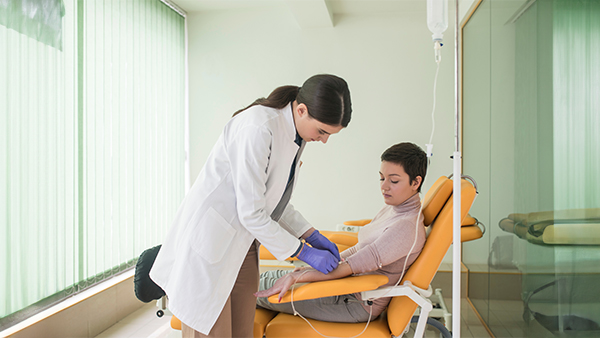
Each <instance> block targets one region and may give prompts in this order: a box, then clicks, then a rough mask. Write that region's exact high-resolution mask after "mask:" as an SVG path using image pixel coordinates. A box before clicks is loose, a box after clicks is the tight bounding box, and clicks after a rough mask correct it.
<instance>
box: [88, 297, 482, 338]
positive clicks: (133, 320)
mask: <svg viewBox="0 0 600 338" xmlns="http://www.w3.org/2000/svg"><path fill="white" fill-rule="evenodd" d="M445 301H446V303H447V304H451V303H452V300H451V299H446V300H445ZM157 309H158V308H157V307H156V306H155V304H154V303H150V304H148V305H145V306H144V307H143V308H141V309H140V310H138V311H136V312H134V313H133V314H131V315H130V316H128V317H126V318H125V319H123V320H122V321H120V322H118V323H117V324H115V325H114V326H112V327H111V328H109V329H108V330H106V331H104V332H102V333H101V334H100V335H98V336H97V337H96V338H180V337H181V331H176V330H173V329H171V326H170V324H169V320H170V315H169V314H165V316H163V317H162V318H158V317H157V316H156V310H157ZM461 322H462V326H461V337H464V338H489V337H490V335H489V334H488V332H487V330H486V329H485V327H483V325H482V324H481V322H480V321H479V318H478V317H477V315H476V314H475V312H474V311H473V310H472V308H471V306H470V305H469V303H468V302H467V301H466V300H465V301H463V304H462V321H461ZM413 325H415V324H413ZM412 334H413V331H409V333H408V334H407V335H406V337H412ZM425 336H426V337H431V338H438V337H440V335H439V332H438V331H437V330H436V329H435V328H431V327H429V326H428V327H427V330H426V332H425Z"/></svg>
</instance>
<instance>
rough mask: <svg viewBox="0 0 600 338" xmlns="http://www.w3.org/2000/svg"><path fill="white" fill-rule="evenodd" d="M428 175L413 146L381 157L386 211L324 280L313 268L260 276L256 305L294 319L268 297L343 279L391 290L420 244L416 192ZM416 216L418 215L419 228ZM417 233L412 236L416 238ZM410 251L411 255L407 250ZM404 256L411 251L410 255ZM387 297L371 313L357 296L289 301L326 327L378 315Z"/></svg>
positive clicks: (376, 302)
mask: <svg viewBox="0 0 600 338" xmlns="http://www.w3.org/2000/svg"><path fill="white" fill-rule="evenodd" d="M426 171H427V156H426V154H425V152H424V151H423V150H422V149H421V148H419V147H418V146H417V145H415V144H412V143H399V144H396V145H394V146H392V147H390V148H389V149H387V150H386V151H385V152H384V153H383V154H382V155H381V169H380V171H379V176H380V181H381V183H380V185H381V192H382V194H383V199H384V202H385V204H386V205H385V206H384V207H383V208H382V209H381V210H380V211H379V213H377V215H375V218H373V220H372V221H371V223H369V224H367V225H366V226H364V227H363V228H362V229H361V230H360V231H359V232H358V243H357V244H356V245H355V246H353V247H351V248H348V249H347V250H345V251H343V252H342V253H341V254H340V255H341V258H342V262H341V264H340V265H339V266H338V267H337V268H336V269H335V270H333V271H332V272H330V273H329V274H327V275H325V274H323V273H321V272H319V271H317V270H314V269H312V268H299V269H296V270H294V271H293V272H291V273H290V272H289V271H284V270H274V271H267V272H264V273H263V274H261V276H260V286H259V292H257V293H256V294H255V295H256V296H257V297H259V298H258V299H257V306H258V307H261V308H265V309H269V310H273V311H278V312H284V313H289V314H293V313H294V312H293V310H292V305H291V304H290V303H270V302H269V301H268V299H267V298H264V297H269V296H271V295H274V294H277V293H279V299H281V297H282V296H283V295H284V294H285V292H286V291H287V290H288V289H289V288H290V287H291V286H292V285H293V284H294V283H306V282H316V281H323V280H330V279H337V278H342V277H347V276H350V275H352V276H356V275H365V274H381V275H385V276H387V277H388V278H389V282H388V283H387V284H386V286H392V285H395V284H396V283H397V282H398V280H399V279H400V277H401V275H403V272H404V271H403V268H404V267H405V261H406V269H408V267H409V266H410V265H411V264H412V263H413V262H414V261H415V260H416V259H417V257H418V256H419V254H420V252H421V250H422V249H423V245H424V244H425V238H426V236H425V227H424V226H423V215H422V213H420V212H419V211H420V208H421V201H420V198H419V192H420V191H421V184H422V183H423V180H424V179H425V174H426ZM417 215H419V219H418V225H417V224H416V223H417ZM415 231H416V234H415ZM415 238H416V243H415V245H414V248H413V249H412V251H410V249H411V247H412V246H413V243H414V242H415ZM409 251H410V252H411V253H410V255H409ZM390 299H391V298H390V297H386V298H379V299H376V300H374V302H373V306H372V309H370V308H369V306H368V305H366V304H364V303H363V302H362V299H361V297H360V294H359V293H356V294H348V295H343V296H334V297H325V298H318V299H311V300H304V301H297V302H294V307H295V309H296V311H298V313H300V314H301V315H303V316H304V317H308V318H313V319H317V320H323V321H330V322H345V323H355V322H366V321H367V320H368V319H369V311H370V310H372V318H375V317H377V316H379V314H381V312H382V311H383V310H384V309H385V307H386V306H387V304H388V303H389V301H390Z"/></svg>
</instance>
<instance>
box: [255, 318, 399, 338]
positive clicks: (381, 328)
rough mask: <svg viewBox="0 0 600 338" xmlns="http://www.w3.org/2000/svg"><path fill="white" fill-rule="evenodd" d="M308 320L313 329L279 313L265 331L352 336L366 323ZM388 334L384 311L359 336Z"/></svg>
mask: <svg viewBox="0 0 600 338" xmlns="http://www.w3.org/2000/svg"><path fill="white" fill-rule="evenodd" d="M308 321H309V322H310V323H311V324H312V326H313V327H314V329H313V328H312V327H311V326H310V325H308V323H306V322H305V321H304V319H302V318H300V317H298V316H293V315H288V314H285V313H280V314H278V315H277V316H276V317H275V318H273V320H271V322H269V324H268V325H267V328H266V331H265V333H266V336H267V337H268V338H308V337H318V338H321V337H322V336H321V335H320V334H319V333H318V332H317V331H319V332H320V333H322V334H324V335H326V336H333V337H353V336H356V335H358V334H359V333H361V332H362V331H363V330H364V329H365V326H366V325H367V323H355V324H348V323H331V322H323V321H320V320H315V319H308ZM315 330H317V331H315ZM390 336H391V332H390V330H389V328H388V323H387V316H386V315H385V312H384V313H382V314H381V315H380V316H379V317H377V318H376V319H375V320H372V321H371V322H370V323H369V325H368V326H367V329H366V330H365V332H364V333H363V334H362V335H360V336H359V337H373V338H378V337H381V338H389V337H390Z"/></svg>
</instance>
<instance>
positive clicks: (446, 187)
mask: <svg viewBox="0 0 600 338" xmlns="http://www.w3.org/2000/svg"><path fill="white" fill-rule="evenodd" d="M451 195H452V180H451V179H449V178H448V177H446V176H441V177H440V178H438V179H437V181H435V183H433V185H432V186H431V188H430V189H429V190H428V191H427V193H426V194H425V197H424V198H423V216H424V217H425V220H424V224H425V226H429V225H431V223H433V221H434V220H435V217H436V216H437V215H438V214H439V213H440V211H441V210H442V208H443V207H444V204H446V202H447V201H448V198H450V196H451Z"/></svg>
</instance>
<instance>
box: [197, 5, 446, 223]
mask: <svg viewBox="0 0 600 338" xmlns="http://www.w3.org/2000/svg"><path fill="white" fill-rule="evenodd" d="M419 5H420V4H419ZM452 13H453V12H452V10H451V11H450V15H449V17H450V20H449V26H450V27H449V28H448V30H447V31H446V33H445V35H444V37H445V40H446V41H445V46H444V48H443V50H442V62H441V66H440V71H439V79H438V85H437V109H436V113H435V136H434V138H433V144H434V149H433V153H434V157H433V158H432V162H431V166H430V170H429V172H428V177H427V179H426V181H425V184H424V187H423V192H425V191H427V189H428V188H429V187H430V186H431V184H433V182H434V181H435V180H436V179H437V178H438V177H439V176H441V175H448V174H450V173H451V172H452V161H451V159H450V156H451V155H452V152H453V151H454V96H455V93H454V46H453V44H454V43H453V42H454V40H453V39H454V38H453V36H454V30H453V21H454V20H452V18H453V17H454V15H453V14H452ZM333 21H334V27H328V28H300V27H299V25H298V24H297V22H296V20H295V18H294V16H293V15H292V13H291V12H290V10H289V8H288V7H287V6H286V5H285V4H282V5H277V6H270V7H264V8H254V9H239V10H228V11H210V12H198V13H189V16H188V36H189V86H190V118H189V121H190V124H189V126H190V127H189V128H190V130H189V132H190V173H191V180H192V182H193V181H194V179H195V178H196V176H197V175H198V173H199V172H200V170H201V168H202V166H203V164H204V162H205V160H206V158H207V156H208V154H209V152H210V150H211V148H212V145H213V144H214V143H215V141H216V140H217V138H218V136H219V134H220V132H221V130H222V128H223V126H224V125H225V124H226V123H227V121H228V120H229V118H230V116H231V114H232V113H233V112H234V111H236V110H237V109H239V108H241V107H244V106H246V105H248V104H249V103H251V102H252V101H253V100H255V99H256V98H258V97H262V96H267V95H268V94H269V92H270V91H271V90H273V89H274V88H275V87H277V86H280V85H286V84H297V85H301V84H302V82H303V81H304V80H305V79H306V78H308V77H309V76H311V75H314V74H317V73H333V74H336V75H339V76H341V77H343V78H344V79H345V80H346V81H347V82H348V84H349V87H350V91H351V95H352V107H353V116H352V121H351V122H350V124H349V126H348V128H347V129H346V130H343V131H341V132H340V133H339V134H338V135H334V136H332V137H331V138H330V139H329V141H328V143H327V144H326V145H323V144H321V143H319V144H316V143H311V144H308V145H307V147H306V149H305V151H304V154H303V156H302V161H303V166H302V170H301V173H300V177H301V178H300V181H299V184H298V185H297V187H296V191H295V192H294V196H293V198H292V203H293V204H294V206H295V207H296V208H297V209H298V210H300V211H301V212H302V214H303V215H304V216H305V217H306V218H307V219H308V220H309V221H310V222H311V223H312V224H313V225H314V226H315V227H316V228H319V229H325V230H335V227H336V224H341V223H342V222H343V221H345V220H349V219H362V218H372V217H373V216H374V215H375V214H376V213H377V212H378V210H379V209H380V208H381V207H382V206H383V200H382V197H381V194H380V190H379V175H378V171H379V166H380V159H379V158H380V155H381V153H382V152H383V151H384V150H385V149H386V148H388V147H389V146H391V145H393V144H395V143H398V142H403V141H410V142H414V143H416V144H418V145H419V146H421V147H423V148H425V144H426V143H428V141H429V137H430V133H431V128H432V121H431V111H432V106H433V101H432V99H433V82H434V75H435V71H436V63H435V61H434V54H433V43H432V41H431V32H429V30H428V29H427V24H426V22H427V21H426V3H425V1H423V2H422V7H419V8H416V9H413V10H411V11H397V12H377V11H374V10H369V11H364V12H362V13H337V14H335V15H334V17H333Z"/></svg>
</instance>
